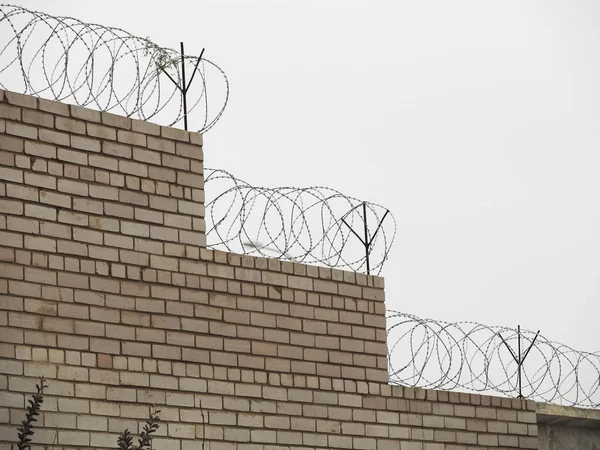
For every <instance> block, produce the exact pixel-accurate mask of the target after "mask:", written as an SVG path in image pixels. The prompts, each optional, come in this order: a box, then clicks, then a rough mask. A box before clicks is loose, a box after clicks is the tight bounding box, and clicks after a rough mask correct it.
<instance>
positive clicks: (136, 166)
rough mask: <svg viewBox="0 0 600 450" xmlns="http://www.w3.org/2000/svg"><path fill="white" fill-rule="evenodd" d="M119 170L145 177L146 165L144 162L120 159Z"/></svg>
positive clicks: (146, 174)
mask: <svg viewBox="0 0 600 450" xmlns="http://www.w3.org/2000/svg"><path fill="white" fill-rule="evenodd" d="M119 172H122V173H127V174H130V175H137V176H138V177H147V176H148V167H147V166H146V165H144V164H140V163H136V162H133V161H126V160H120V161H119Z"/></svg>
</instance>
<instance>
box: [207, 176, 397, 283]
mask: <svg viewBox="0 0 600 450" xmlns="http://www.w3.org/2000/svg"><path fill="white" fill-rule="evenodd" d="M204 183H205V192H206V196H207V198H206V203H205V208H206V214H205V217H206V229H207V232H206V240H207V245H208V246H209V247H211V248H214V249H216V250H223V251H228V252H232V253H242V254H247V255H253V256H262V257H267V258H276V259H283V260H288V261H294V262H300V263H304V264H321V265H324V266H326V267H335V268H339V269H349V270H352V271H356V272H366V273H372V274H379V273H380V272H381V269H382V267H383V264H384V263H385V262H386V261H387V258H388V255H389V252H390V249H391V246H392V244H393V242H394V238H395V236H396V221H395V220H394V217H393V215H392V214H391V213H390V212H389V211H388V210H387V209H386V208H384V207H382V206H380V205H377V204H375V203H369V202H363V201H361V200H358V199H355V198H352V197H348V196H346V195H344V194H342V193H341V192H338V191H336V190H334V189H330V188H326V187H319V186H316V187H308V188H293V187H276V188H264V187H257V186H251V185H250V184H248V183H246V182H245V181H242V180H240V179H238V178H236V177H234V176H233V175H232V174H230V173H228V172H225V171H224V170H216V169H205V179H204ZM367 216H369V217H370V218H371V220H369V221H368V223H369V225H371V224H372V226H373V228H376V229H375V230H369V227H368V225H367V221H366V217H367ZM384 218H385V219H386V220H385V222H384V221H383V219H384ZM359 227H361V228H363V227H364V229H365V239H366V241H365V240H363V238H361V237H360V236H359V235H358V234H357V233H356V232H355V231H354V228H356V229H358V228H359ZM373 231H374V232H373ZM355 236H356V237H358V239H356V238H355Z"/></svg>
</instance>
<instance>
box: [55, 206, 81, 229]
mask: <svg viewBox="0 0 600 450" xmlns="http://www.w3.org/2000/svg"><path fill="white" fill-rule="evenodd" d="M58 221H59V222H64V223H68V224H71V225H78V226H88V225H89V221H88V216H87V214H81V213H75V212H71V211H65V210H60V211H59V212H58Z"/></svg>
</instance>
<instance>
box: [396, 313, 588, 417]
mask: <svg viewBox="0 0 600 450" xmlns="http://www.w3.org/2000/svg"><path fill="white" fill-rule="evenodd" d="M387 320H388V325H387V328H388V361H389V375H390V383H392V384H399V385H404V386H413V387H422V388H429V389H443V390H457V389H458V390H461V389H462V390H466V391H476V392H486V393H498V394H501V395H507V396H518V395H519V385H518V378H519V367H518V363H517V361H518V360H519V359H520V360H521V362H522V364H521V370H520V372H521V383H522V386H521V392H522V395H523V397H526V398H529V399H532V400H536V401H539V402H547V403H557V404H562V405H569V406H579V407H584V408H600V352H596V353H589V352H584V351H578V350H574V349H572V348H571V347H569V346H567V345H563V344H558V343H556V342H552V341H550V340H548V339H546V338H545V337H543V336H541V335H537V334H536V333H533V332H531V331H524V330H516V329H513V328H506V327H493V326H486V325H482V324H479V323H473V322H457V323H448V322H443V321H437V320H431V319H420V318H418V317H416V316H413V315H411V314H405V313H401V312H397V311H388V313H387ZM536 335H537V336H536ZM519 339H520V341H521V355H519V353H518V348H519ZM509 347H510V348H511V350H509Z"/></svg>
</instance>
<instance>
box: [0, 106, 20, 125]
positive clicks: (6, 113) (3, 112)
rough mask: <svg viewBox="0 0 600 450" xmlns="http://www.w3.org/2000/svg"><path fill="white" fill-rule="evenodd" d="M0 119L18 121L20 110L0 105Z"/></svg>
mask: <svg viewBox="0 0 600 450" xmlns="http://www.w3.org/2000/svg"><path fill="white" fill-rule="evenodd" d="M0 118H2V119H10V120H15V121H20V120H21V108H18V107H16V106H10V105H7V104H4V103H0Z"/></svg>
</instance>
